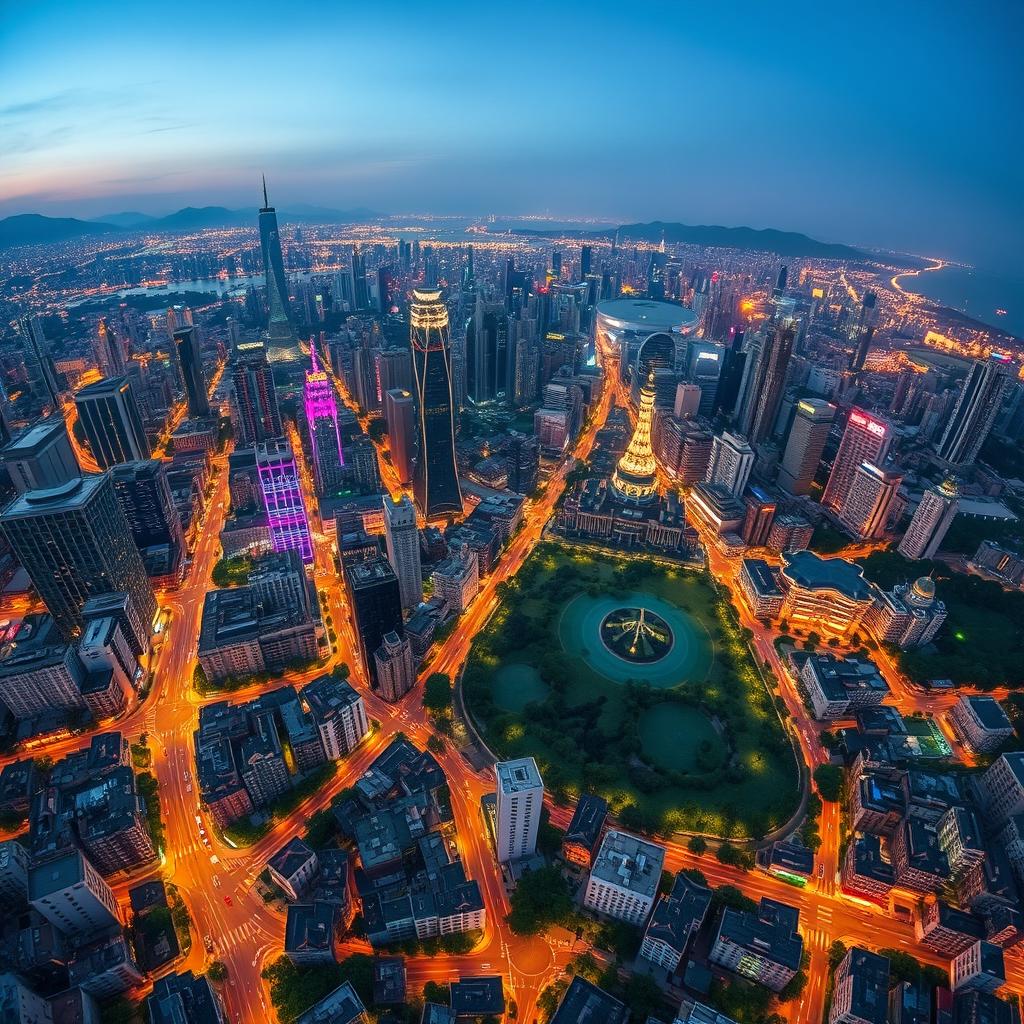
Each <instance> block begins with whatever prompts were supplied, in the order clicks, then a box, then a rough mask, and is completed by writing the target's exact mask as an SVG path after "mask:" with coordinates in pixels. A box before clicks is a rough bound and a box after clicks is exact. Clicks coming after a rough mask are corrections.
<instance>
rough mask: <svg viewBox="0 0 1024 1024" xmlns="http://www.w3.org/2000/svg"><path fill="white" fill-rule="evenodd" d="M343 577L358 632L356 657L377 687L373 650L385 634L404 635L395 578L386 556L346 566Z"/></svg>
mask: <svg viewBox="0 0 1024 1024" xmlns="http://www.w3.org/2000/svg"><path fill="white" fill-rule="evenodd" d="M345 579H346V582H347V583H348V591H349V596H350V597H351V600H352V612H353V614H354V616H355V620H356V631H357V632H358V634H359V656H360V659H361V660H362V662H363V669H364V670H365V672H366V678H367V679H368V680H370V682H371V684H373V685H374V686H376V684H377V665H376V662H375V661H374V657H373V655H374V652H375V651H376V650H378V649H379V648H380V645H381V643H382V642H383V640H384V636H385V634H387V633H396V634H397V635H398V636H399V637H403V636H404V635H405V630H404V628H403V626H402V599H401V597H400V593H399V589H398V577H397V576H396V575H395V570H394V569H392V568H391V564H390V563H389V562H388V561H387V559H385V558H373V559H369V560H367V561H365V562H354V563H352V564H350V565H347V566H346V567H345Z"/></svg>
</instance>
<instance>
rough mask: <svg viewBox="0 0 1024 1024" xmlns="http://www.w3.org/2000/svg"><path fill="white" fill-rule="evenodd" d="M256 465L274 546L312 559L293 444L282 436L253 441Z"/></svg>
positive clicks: (311, 546) (311, 545)
mask: <svg viewBox="0 0 1024 1024" xmlns="http://www.w3.org/2000/svg"><path fill="white" fill-rule="evenodd" d="M256 469H257V472H258V473H259V477H260V490H261V491H262V493H263V505H264V508H265V509H266V510H267V520H268V524H269V526H270V539H271V543H272V544H273V545H274V550H275V551H298V552H299V554H300V555H301V556H302V561H303V562H307V563H308V562H312V561H313V540H312V537H311V536H310V532H309V519H308V517H307V516H306V505H305V503H304V502H303V500H302V484H301V482H300V481H299V471H298V468H297V467H296V465H295V454H294V453H293V452H292V446H291V445H290V444H289V443H288V441H287V440H285V438H283V437H278V438H274V439H272V440H269V441H264V442H262V443H261V444H258V445H256Z"/></svg>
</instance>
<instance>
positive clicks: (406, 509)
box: [384, 494, 423, 611]
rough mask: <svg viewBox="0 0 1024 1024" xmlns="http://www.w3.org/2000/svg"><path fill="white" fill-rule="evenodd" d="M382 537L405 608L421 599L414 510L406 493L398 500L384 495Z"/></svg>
mask: <svg viewBox="0 0 1024 1024" xmlns="http://www.w3.org/2000/svg"><path fill="white" fill-rule="evenodd" d="M384 537H385V539H386V541H387V547H388V561H389V562H390V563H391V568H392V569H394V570H395V575H396V576H397V577H398V591H399V594H400V595H401V599H402V608H403V610H404V611H409V610H410V609H411V608H415V607H416V606H417V605H418V604H419V603H420V602H421V601H422V600H423V570H422V568H421V566H420V531H419V529H418V528H417V526H416V509H415V507H414V506H413V503H412V502H411V501H410V500H409V498H408V496H407V495H405V494H403V495H402V496H401V498H399V500H398V501H395V500H394V499H393V498H392V497H391V496H390V495H389V494H385V495H384Z"/></svg>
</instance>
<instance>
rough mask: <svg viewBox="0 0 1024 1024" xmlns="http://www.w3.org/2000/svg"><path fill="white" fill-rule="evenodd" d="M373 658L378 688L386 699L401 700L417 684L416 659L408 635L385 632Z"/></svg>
mask: <svg viewBox="0 0 1024 1024" xmlns="http://www.w3.org/2000/svg"><path fill="white" fill-rule="evenodd" d="M373 660H374V664H375V666H376V669H377V689H378V692H379V693H380V695H381V697H383V698H384V700H386V701H396V700H400V699H401V698H402V697H404V696H405V695H406V694H407V693H408V692H409V691H410V690H411V689H412V688H413V686H414V685H415V684H416V661H415V659H414V658H413V656H412V645H411V644H410V643H409V638H408V637H407V636H399V635H398V634H397V633H395V632H391V633H385V634H384V639H383V640H382V641H381V645H380V647H378V648H377V650H376V651H374V652H373Z"/></svg>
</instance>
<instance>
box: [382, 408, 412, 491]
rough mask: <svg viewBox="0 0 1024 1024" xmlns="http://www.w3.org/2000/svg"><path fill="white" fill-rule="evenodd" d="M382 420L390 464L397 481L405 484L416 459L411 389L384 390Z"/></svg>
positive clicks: (409, 478)
mask: <svg viewBox="0 0 1024 1024" xmlns="http://www.w3.org/2000/svg"><path fill="white" fill-rule="evenodd" d="M384 421H385V422H386V423H387V425H388V445H389V447H390V449H391V464H392V465H393V466H394V467H395V472H396V473H398V479H399V482H401V483H403V484H407V483H408V482H409V481H410V480H412V476H413V468H414V465H415V461H416V409H415V402H414V401H413V397H412V392H411V391H405V390H403V389H402V388H392V389H391V390H390V391H385V392H384Z"/></svg>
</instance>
